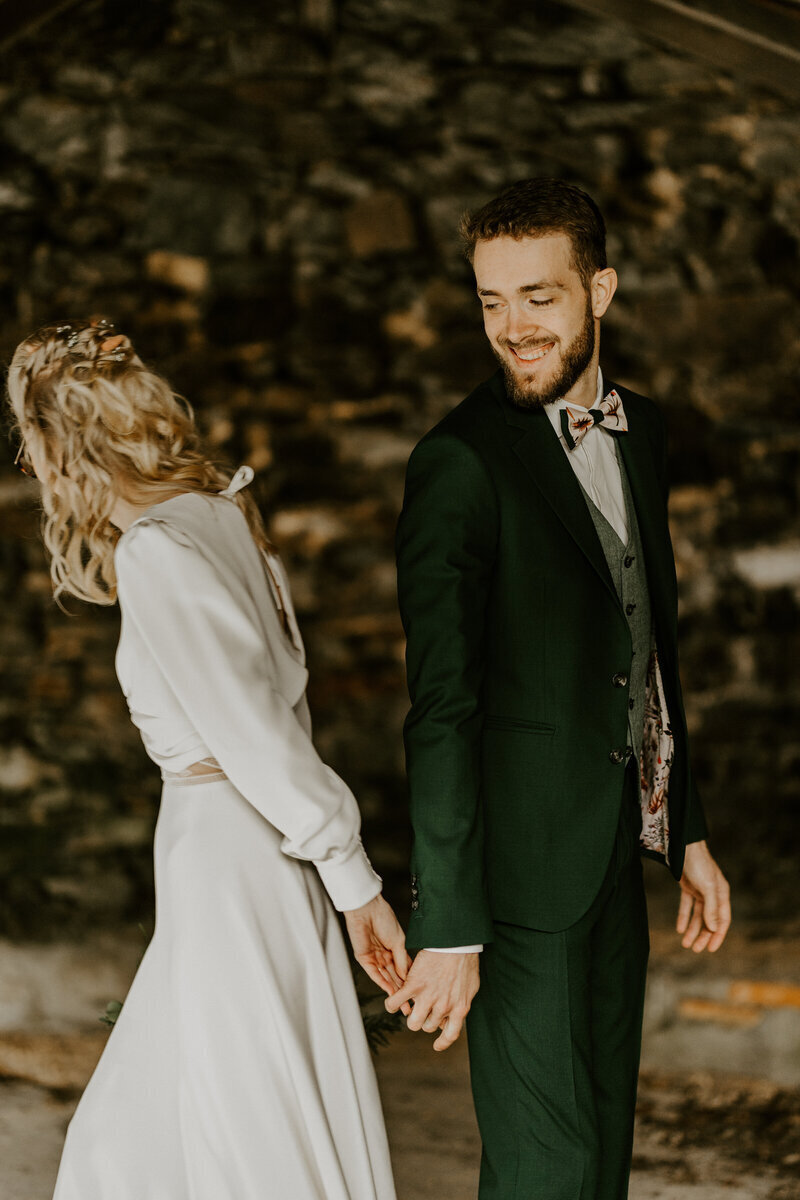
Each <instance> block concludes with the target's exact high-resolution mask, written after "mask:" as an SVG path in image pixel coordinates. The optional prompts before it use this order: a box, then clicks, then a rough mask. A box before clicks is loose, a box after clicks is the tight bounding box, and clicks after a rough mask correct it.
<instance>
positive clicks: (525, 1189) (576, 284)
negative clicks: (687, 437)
mask: <svg viewBox="0 0 800 1200" xmlns="http://www.w3.org/2000/svg"><path fill="white" fill-rule="evenodd" d="M462 235H463V238H464V241H465V245H466V249H467V253H468V256H469V258H470V261H471V262H472V265H473V268H474V271H475V278H476V282H477V290H478V296H479V298H480V301H481V304H482V306H483V319H484V327H485V330H486V335H487V337H488V338H489V341H490V343H491V346H492V349H493V351H494V353H495V355H496V357H497V359H498V361H499V363H500V370H499V371H498V372H497V373H496V374H495V375H494V376H492V378H491V379H489V380H488V381H487V382H485V383H482V384H481V385H480V386H479V387H477V388H476V389H475V391H474V392H472V394H471V395H470V396H468V397H467V399H466V400H464V401H463V403H461V404H459V405H458V407H457V408H455V409H454V410H453V411H452V412H450V413H448V415H447V416H446V417H445V418H444V419H443V420H442V421H441V422H440V423H439V424H438V425H437V426H436V427H435V428H434V429H432V430H431V431H430V432H429V433H428V434H427V435H426V436H425V437H424V438H423V439H422V441H421V442H420V443H419V445H418V446H417V447H416V449H415V450H414V452H413V454H412V456H411V460H410V462H409V465H408V475H407V481H406V494H405V501H404V505H403V511H402V515H401V517H400V521H399V526H398V531H397V552H398V590H399V598H400V609H401V613H402V618H403V623H404V627H405V630H406V634H407V639H408V651H407V666H408V686H409V691H410V695H411V711H410V712H409V715H408V718H407V721H406V726H405V743H406V757H407V767H408V777H409V786H410V794H411V815H412V821H413V827H414V850H413V867H412V869H413V876H412V915H411V922H410V928H409V938H408V941H409V945H410V946H413V947H424V949H422V950H420V952H419V953H418V954H417V956H416V958H415V960H414V964H413V967H412V968H411V971H410V973H409V975H408V978H407V980H406V983H405V985H404V986H403V987H402V988H401V989H400V990H399V991H398V992H397V993H396V994H395V995H394V996H393V997H392V998H391V999H389V1000H387V1002H386V1006H387V1008H388V1009H390V1010H391V1011H397V1010H398V1009H400V1008H401V1006H403V1005H406V1011H408V1009H407V1005H408V1004H409V1002H410V1003H411V1004H413V1011H412V1013H411V1016H410V1017H409V1020H408V1024H409V1027H410V1028H411V1029H424V1030H427V1031H428V1032H433V1031H437V1030H440V1031H441V1032H440V1034H439V1037H438V1039H437V1041H436V1042H435V1048H437V1049H444V1048H445V1047H447V1046H449V1045H451V1044H452V1043H453V1042H454V1041H455V1039H456V1038H457V1037H458V1035H459V1033H460V1030H461V1026H462V1022H463V1020H464V1018H465V1017H466V1014H467V1011H468V1010H469V1018H468V1021H467V1029H468V1041H469V1052H470V1067H471V1076H472V1087H473V1094H474V1098H475V1105H476V1109H477V1114H478V1122H479V1125H480V1131H481V1136H482V1140H483V1156H482V1161H481V1181H480V1196H481V1200H623V1198H624V1197H625V1196H627V1189H628V1174H629V1170H630V1161H631V1145H632V1136H633V1116H634V1106H635V1100H636V1081H637V1073H638V1064H639V1047H640V1040H641V1023H642V1008H643V1001H644V985H645V970H646V963H647V954H648V945H649V943H648V931H647V915H646V909H645V897H644V891H643V886H642V867H641V855H642V854H646V855H648V856H650V857H653V858H657V859H659V860H660V861H662V862H664V863H665V864H666V865H667V866H668V868H669V870H670V871H671V872H672V874H673V875H674V877H675V879H676V880H678V881H679V883H680V888H681V892H682V897H681V903H680V908H679V915H678V926H677V927H678V931H679V933H681V934H682V935H683V938H682V941H683V945H684V946H686V947H691V948H692V949H693V950H694V951H702V950H706V949H707V950H711V951H713V950H716V949H718V948H719V946H720V945H721V944H722V941H723V939H724V937H725V934H726V932H727V929H728V925H729V924H730V905H729V901H728V885H727V883H726V881H725V878H724V876H723V875H722V873H721V871H720V870H719V867H718V866H717V865H716V863H715V861H714V859H713V858H712V857H711V855H710V853H709V851H708V849H707V846H706V841H705V838H706V825H705V821H704V818H703V810H702V807H701V804H700V800H699V797H698V795H697V792H696V790H695V786H694V783H693V780H692V774H691V768H690V765H689V755H688V747H687V733H686V718H685V715H684V709H683V701H682V698H681V688H680V681H679V677H678V652H677V586H676V579H675V568H674V562H673V556H672V547H671V543H670V536H669V529H668V525H667V480H666V473H665V463H666V445H665V434H664V426H663V421H662V417H661V415H660V413H659V410H658V409H657V408H656V407H655V405H654V404H653V403H652V401H650V400H648V399H646V398H645V397H644V396H639V395H636V393H634V392H631V391H629V390H628V389H627V388H625V387H623V386H621V385H619V384H615V383H612V382H610V381H609V380H607V379H604V378H603V375H602V372H601V371H600V367H599V342H600V322H601V319H602V317H603V315H604V314H605V312H606V311H607V309H608V307H609V305H610V303H611V300H612V298H613V296H614V291H615V289H616V285H617V276H616V273H615V272H614V270H613V269H612V268H611V267H609V266H607V263H606V251H605V227H604V223H603V218H602V216H601V214H600V212H599V211H598V209H597V207H596V205H595V204H594V202H593V201H592V200H591V199H590V198H589V196H587V195H586V194H585V193H584V192H582V191H580V190H579V189H578V188H576V187H573V186H571V185H569V184H567V183H564V182H562V181H560V180H553V179H532V180H526V181H523V182H521V183H517V184H514V185H513V186H512V187H509V188H508V189H506V191H504V192H503V193H502V194H501V195H500V196H498V197H497V198H496V199H494V200H492V201H490V202H489V203H488V204H487V205H485V206H484V207H483V208H482V209H480V210H479V211H478V212H476V213H475V214H473V215H468V216H467V217H465V219H464V221H463V223H462ZM479 984H480V990H478V989H479Z"/></svg>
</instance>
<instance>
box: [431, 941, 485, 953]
mask: <svg viewBox="0 0 800 1200" xmlns="http://www.w3.org/2000/svg"><path fill="white" fill-rule="evenodd" d="M425 949H426V950H430V952H431V954H480V952H481V951H482V950H483V943H479V944H478V945H476V946H426V947H425Z"/></svg>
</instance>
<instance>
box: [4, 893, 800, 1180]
mask: <svg viewBox="0 0 800 1200" xmlns="http://www.w3.org/2000/svg"><path fill="white" fill-rule="evenodd" d="M673 908H674V893H673V892H672V891H665V892H663V894H662V893H660V892H659V891H658V889H656V892H655V894H653V895H651V924H652V946H653V950H652V957H651V970H650V979H649V990H648V1002H647V1011H646V1016H645V1036H644V1047H643V1070H642V1078H641V1086H640V1100H639V1110H638V1119H637V1133H636V1144H635V1149H634V1164H633V1167H634V1169H633V1176H632V1185H631V1200H800V936H798V934H799V933H800V931H798V930H797V929H796V928H792V929H789V928H786V927H784V928H781V929H775V928H773V929H769V930H767V929H764V928H760V929H755V928H750V929H748V928H746V927H744V928H742V927H741V926H740V927H739V928H735V929H734V930H733V931H732V933H731V935H730V939H729V941H728V943H726V945H725V947H723V950H722V951H721V952H720V953H719V954H718V955H717V956H715V957H711V956H708V955H702V956H700V957H695V956H694V955H691V954H688V953H687V952H685V951H682V950H681V949H680V947H679V945H678V943H677V939H676V937H675V935H674V933H673V931H672V929H671V923H672V920H673ZM142 948H143V941H142V937H141V935H140V934H139V933H138V931H132V932H131V933H130V935H129V936H127V937H125V938H121V939H114V940H113V941H112V940H110V939H107V938H94V939H90V940H88V941H86V942H84V943H83V944H81V945H63V944H61V945H51V946H42V945H30V946H20V945H14V944H10V943H7V944H0V1200H48V1198H49V1197H50V1196H51V1194H52V1186H53V1180H54V1178H55V1173H56V1169H57V1164H58V1158H59V1154H60V1150H61V1144H62V1141H63V1136H64V1130H65V1128H66V1124H67V1121H68V1119H69V1116H70V1114H71V1112H72V1110H73V1108H74V1106H75V1103H76V1101H77V1098H78V1096H79V1095H80V1091H81V1089H82V1087H83V1085H84V1083H85V1081H86V1079H87V1078H88V1076H89V1075H90V1073H91V1070H92V1068H93V1066H94V1063H95V1062H96V1060H97V1057H98V1055H99V1054H100V1052H101V1050H102V1047H103V1045H104V1044H105V1040H106V1037H107V1033H106V1032H105V1030H104V1029H103V1027H102V1026H101V1025H99V1023H98V1020H97V1017H98V1016H99V1014H100V1013H101V1012H102V1011H103V1009H104V1007H105V1005H106V1003H107V1001H108V1000H110V999H113V998H117V997H121V996H124V994H125V990H126V988H127V983H128V981H129V979H130V977H131V975H132V973H133V971H134V970H135V967H136V964H137V962H138V959H139V957H140V954H141V951H142ZM432 1040H433V1039H432V1038H430V1037H428V1036H427V1035H423V1034H417V1035H412V1034H409V1033H407V1032H402V1033H399V1034H397V1035H395V1036H394V1037H393V1038H392V1040H391V1042H390V1044H389V1045H388V1046H387V1047H386V1048H384V1049H383V1050H381V1051H380V1052H379V1054H378V1056H377V1059H376V1063H377V1069H378V1076H379V1080H380V1085H381V1092H382V1096H383V1101H384V1107H385V1112H386V1120H387V1127H388V1130H389V1137H390V1141H391V1145H392V1152H393V1158H394V1164H395V1174H396V1179H397V1188H398V1198H399V1200H470V1198H471V1197H474V1196H475V1195H476V1186H477V1176H478V1160H479V1154H480V1145H479V1139H478V1134H477V1129H476V1126H475V1119H474V1116H473V1112H472V1106H471V1101H470V1094H469V1079H468V1069H467V1059H466V1047H465V1046H464V1045H463V1044H462V1043H459V1044H457V1045H456V1046H455V1047H454V1048H453V1049H452V1050H450V1051H448V1052H446V1053H444V1054H435V1053H434V1052H433V1051H432V1050H431V1049H430V1043H431V1041H432ZM109 1200H113V1197H109ZM280 1200H284V1198H283V1197H281V1198H280ZM285 1200H293V1198H291V1197H286V1198H285ZM531 1200H534V1198H533V1197H532V1198H531Z"/></svg>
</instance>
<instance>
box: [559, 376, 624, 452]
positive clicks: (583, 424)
mask: <svg viewBox="0 0 800 1200" xmlns="http://www.w3.org/2000/svg"><path fill="white" fill-rule="evenodd" d="M593 425H601V426H602V427H603V429H605V431H606V433H627V432H628V421H627V419H626V417H625V409H624V408H623V407H622V401H621V400H620V398H619V394H618V393H617V392H615V391H614V390H613V388H612V390H611V391H610V392H609V393H608V395H607V396H606V397H605V399H604V400H601V401H600V405H599V407H598V408H590V409H589V411H588V412H587V411H586V409H584V408H580V409H576V408H570V407H569V405H567V407H566V408H562V410H561V432H562V433H563V434H564V441H565V442H566V443H567V445H568V446H569V448H570V450H574V449H575V447H576V446H578V445H580V443H581V442H582V440H583V439H584V438H585V437H586V434H587V433H588V432H589V430H590V429H591V428H592V426H593Z"/></svg>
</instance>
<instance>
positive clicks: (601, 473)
mask: <svg viewBox="0 0 800 1200" xmlns="http://www.w3.org/2000/svg"><path fill="white" fill-rule="evenodd" d="M602 399H603V372H602V371H601V370H600V368H599V367H598V368H597V391H596V393H595V401H594V403H595V405H599V404H600V401H601V400H602ZM567 407H569V408H572V409H576V408H577V409H580V410H581V412H588V411H589V410H588V409H586V408H584V406H583V405H582V404H573V403H572V402H570V401H568V400H564V399H563V398H562V399H561V400H554V401H553V403H552V404H548V405H547V407H546V408H545V410H544V411H545V412H546V413H547V416H548V417H549V419H550V424H551V425H552V426H553V429H554V431H555V434H556V437H557V438H558V440H559V441H560V442H561V445H562V446H563V447H564V453H565V454H566V456H567V460H568V461H569V464H570V466H571V467H572V469H573V471H574V472H575V474H576V475H577V477H578V480H579V482H580V483H582V484H583V487H584V489H585V490H586V491H587V492H588V494H589V495H590V496H591V498H592V500H593V501H594V503H595V504H596V505H597V507H598V508H599V509H600V512H601V513H602V514H603V516H604V517H605V518H606V520H607V521H608V523H609V525H611V526H612V528H613V529H614V531H615V532H616V533H617V535H618V536H619V537H620V538H621V540H622V541H623V542H625V543H626V544H627V541H628V517H627V514H626V512H625V496H624V494H623V491H622V475H621V473H620V469H619V462H618V461H617V452H616V448H615V446H614V438H613V437H611V436H610V435H609V434H608V432H607V431H606V430H604V429H603V428H602V427H601V426H600V425H592V427H591V429H589V430H588V431H587V432H586V433H585V434H584V436H583V437H582V438H581V441H580V444H579V445H577V446H576V447H575V448H574V449H573V450H570V448H569V446H568V445H567V443H566V440H565V438H564V435H563V433H562V432H561V410H562V409H563V408H567ZM429 949H431V950H435V952H436V953H437V954H477V953H480V951H481V950H482V949H483V946H448V947H446V948H445V947H442V946H431V947H429Z"/></svg>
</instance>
